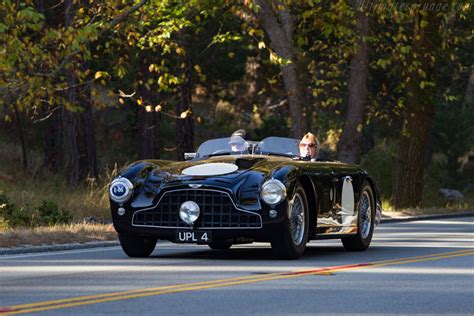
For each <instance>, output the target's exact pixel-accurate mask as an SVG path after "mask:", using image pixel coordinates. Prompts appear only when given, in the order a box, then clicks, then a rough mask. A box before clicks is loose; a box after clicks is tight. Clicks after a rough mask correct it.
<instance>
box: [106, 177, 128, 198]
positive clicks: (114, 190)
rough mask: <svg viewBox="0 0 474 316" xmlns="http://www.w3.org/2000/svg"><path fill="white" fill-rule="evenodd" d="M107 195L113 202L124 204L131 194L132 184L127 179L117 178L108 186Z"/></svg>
mask: <svg viewBox="0 0 474 316" xmlns="http://www.w3.org/2000/svg"><path fill="white" fill-rule="evenodd" d="M109 194H110V198H111V199H112V201H114V202H117V203H123V202H126V201H128V199H130V197H131V196H132V194H133V184H132V182H130V180H128V179H127V178H117V179H115V180H114V181H112V183H111V184H110V189H109Z"/></svg>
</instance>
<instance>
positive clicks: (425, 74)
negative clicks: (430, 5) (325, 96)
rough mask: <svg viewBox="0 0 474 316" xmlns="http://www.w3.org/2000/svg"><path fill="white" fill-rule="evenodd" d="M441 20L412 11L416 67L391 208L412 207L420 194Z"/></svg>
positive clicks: (410, 84) (409, 89) (428, 13)
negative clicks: (434, 53) (435, 53)
mask: <svg viewBox="0 0 474 316" xmlns="http://www.w3.org/2000/svg"><path fill="white" fill-rule="evenodd" d="M440 25H441V18H440V16H439V15H438V12H437V11H435V10H420V9H415V12H414V36H413V43H412V50H413V54H412V56H413V61H412V64H414V65H418V67H417V68H418V69H417V71H416V72H412V73H411V74H410V77H409V79H410V80H409V81H408V83H407V104H406V108H405V111H404V123H403V128H402V133H401V136H400V143H399V149H398V154H397V159H396V164H395V175H394V185H393V197H392V200H393V205H394V207H395V208H407V207H416V206H418V205H419V204H420V202H421V197H422V193H423V174H424V158H425V153H426V149H427V143H428V140H429V137H430V134H431V127H432V123H433V118H434V114H435V105H434V95H435V93H434V86H435V80H436V79H435V74H436V64H435V60H436V57H435V56H434V55H433V52H435V51H436V48H437V47H436V42H437V34H438V32H439V27H440Z"/></svg>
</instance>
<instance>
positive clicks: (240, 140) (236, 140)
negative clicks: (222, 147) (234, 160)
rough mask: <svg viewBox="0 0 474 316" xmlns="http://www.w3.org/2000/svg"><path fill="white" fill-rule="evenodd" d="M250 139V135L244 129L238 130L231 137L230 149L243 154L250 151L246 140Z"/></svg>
mask: <svg viewBox="0 0 474 316" xmlns="http://www.w3.org/2000/svg"><path fill="white" fill-rule="evenodd" d="M249 139H250V134H249V133H247V131H246V130H244V129H238V130H236V131H235V132H233V133H232V135H231V136H230V141H229V145H230V149H231V150H232V151H233V152H243V151H246V150H247V149H248V143H247V142H246V140H249Z"/></svg>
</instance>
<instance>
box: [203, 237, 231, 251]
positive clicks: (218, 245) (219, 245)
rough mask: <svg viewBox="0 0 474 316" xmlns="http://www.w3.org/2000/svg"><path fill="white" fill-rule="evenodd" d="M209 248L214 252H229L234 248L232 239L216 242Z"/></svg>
mask: <svg viewBox="0 0 474 316" xmlns="http://www.w3.org/2000/svg"><path fill="white" fill-rule="evenodd" d="M208 246H209V248H211V249H213V250H228V249H230V247H231V246H232V239H224V240H215V241H213V242H211V243H210V244H209V245H208Z"/></svg>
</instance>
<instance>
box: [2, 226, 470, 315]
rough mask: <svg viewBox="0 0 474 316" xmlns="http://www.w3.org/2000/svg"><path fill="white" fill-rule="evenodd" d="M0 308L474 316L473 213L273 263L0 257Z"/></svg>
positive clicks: (207, 255) (248, 250)
mask: <svg viewBox="0 0 474 316" xmlns="http://www.w3.org/2000/svg"><path fill="white" fill-rule="evenodd" d="M0 311H3V312H4V313H6V314H24V313H31V314H36V313H38V314H42V315H66V314H67V315H93V314H95V315H124V314H136V315H176V314H178V315H222V314H226V315H248V314H266V315H268V314H272V315H280V314H286V315H295V314H313V315H314V314H322V315H331V314H338V315H340V314H351V315H357V314H364V315H367V314H410V315H411V314H430V315H433V314H444V315H446V314H450V315H451V314H457V315H459V314H466V315H473V312H474V217H465V218H450V219H438V220H430V221H428V220H427V221H417V222H404V223H392V224H383V225H381V226H379V227H378V228H377V230H376V234H375V239H374V240H373V242H372V245H371V247H370V248H369V249H368V250H367V251H365V252H358V253H350V252H346V251H344V249H343V248H342V245H341V243H340V241H337V240H335V241H312V242H311V243H310V244H309V248H308V249H307V251H306V253H305V256H304V257H303V258H301V259H300V260H295V261H284V260H275V259H273V257H272V254H271V250H270V248H269V245H267V244H253V245H240V246H234V247H232V249H231V250H230V251H213V250H210V249H208V248H207V247H206V246H195V245H175V244H171V243H168V242H163V243H159V244H158V245H157V248H156V249H155V252H154V253H153V254H152V257H150V258H147V259H130V258H128V257H126V256H125V254H124V253H123V252H122V251H121V249H120V248H119V247H111V248H96V249H85V250H71V251H63V252H56V253H39V254H21V255H6V256H0ZM0 314H1V313H0Z"/></svg>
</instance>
